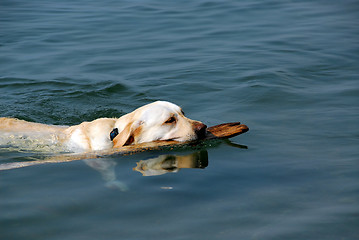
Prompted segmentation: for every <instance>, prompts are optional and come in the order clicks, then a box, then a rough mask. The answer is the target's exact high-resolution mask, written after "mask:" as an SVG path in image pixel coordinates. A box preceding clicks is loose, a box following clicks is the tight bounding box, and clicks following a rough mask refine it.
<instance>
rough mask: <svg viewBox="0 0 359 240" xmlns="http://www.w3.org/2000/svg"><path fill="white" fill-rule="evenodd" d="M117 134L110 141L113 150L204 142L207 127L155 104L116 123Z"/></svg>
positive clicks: (177, 110) (174, 109)
mask: <svg viewBox="0 0 359 240" xmlns="http://www.w3.org/2000/svg"><path fill="white" fill-rule="evenodd" d="M115 126H116V127H117V128H118V131H119V134H118V135H117V136H116V137H115V138H114V139H113V143H114V147H122V146H124V145H130V144H137V143H143V142H152V141H157V140H175V141H179V142H184V141H191V140H196V139H200V138H203V137H204V136H205V134H206V128H207V126H206V125H204V124H203V123H202V122H199V121H194V120H191V119H189V118H187V117H185V115H184V113H183V111H182V109H181V108H180V107H179V106H177V105H175V104H173V103H170V102H165V101H157V102H154V103H151V104H148V105H145V106H143V107H140V108H138V109H136V110H135V111H133V112H131V113H129V114H127V115H125V116H123V117H121V118H119V119H118V121H117V122H116V125H115Z"/></svg>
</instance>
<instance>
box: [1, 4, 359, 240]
mask: <svg viewBox="0 0 359 240" xmlns="http://www.w3.org/2000/svg"><path fill="white" fill-rule="evenodd" d="M358 10H359V4H358V2H357V1H354V0H353V1H349V0H346V1H208V0H195V1H156V0H149V1H143V0H135V1H91V0H82V1H61V2H59V1H41V0H35V1H22V0H19V1H8V0H2V1H1V2H0V29H1V30H0V63H1V64H0V109H1V114H0V116H8V117H17V118H20V119H25V120H29V121H35V122H41V123H48V124H60V125H74V124H78V123H80V122H82V121H87V120H93V119H95V118H98V117H114V116H116V117H119V116H121V115H123V114H125V113H127V112H130V111H132V110H133V109H135V108H137V107H139V106H142V105H144V104H147V103H150V102H152V101H155V100H167V101H171V102H174V103H176V104H178V105H180V106H182V107H183V109H184V111H185V112H186V114H187V116H188V117H190V118H192V119H197V120H201V121H203V122H205V123H206V124H207V125H209V126H211V125H215V124H219V123H223V122H231V121H241V122H243V123H245V124H247V125H248V126H249V128H250V131H249V132H248V133H246V134H244V135H240V136H238V137H235V138H232V139H231V142H225V141H220V142H210V143H207V144H205V145H203V146H201V147H197V148H185V149H175V150H172V151H169V150H168V151H158V152H145V153H141V154H138V155H132V156H118V155H116V156H109V157H106V158H104V159H103V162H102V163H103V164H107V165H108V166H107V167H108V169H112V170H113V171H112V172H111V171H108V172H107V173H103V174H104V175H103V176H102V175H101V173H100V172H99V171H96V170H94V169H93V168H91V167H89V165H88V164H92V165H96V162H94V160H88V161H87V162H88V164H86V163H85V161H72V162H67V163H52V164H50V163H48V164H41V165H34V166H28V167H24V168H18V169H13V170H6V171H1V172H0V196H1V198H0V211H1V214H0V237H1V239H37V240H39V239H76V240H78V239H87V240H88V239H104V238H105V239H358V238H359V230H358V229H359V201H358V200H359V181H358V180H359V168H358V165H359V161H358V153H359V151H358V143H359V131H358V130H359V124H358V123H359V121H358V116H359V107H358V102H359V101H358V100H359V84H358V77H359V68H358V66H359V57H358V53H359V47H358V46H359V28H358V27H357V25H358V24H357V23H358V20H359V15H358ZM233 144H240V145H244V146H247V148H243V146H242V147H236V146H233ZM42 150H43V149H38V151H25V150H19V149H18V148H16V147H12V146H9V145H6V146H2V147H1V148H0V163H1V164H4V163H16V162H31V161H36V160H42V159H44V155H46V154H48V151H42ZM47 150H48V149H47ZM50 150H51V149H50ZM181 156H186V157H184V159H192V158H193V159H197V158H199V159H197V160H198V161H200V162H201V164H202V165H201V164H200V165H201V167H202V168H183V169H180V170H178V169H169V170H170V171H169V172H168V173H164V172H161V171H160V172H158V171H157V172H155V173H156V174H160V175H155V176H148V177H144V176H142V174H141V173H140V172H138V171H134V170H133V168H134V167H136V165H137V164H136V163H140V162H141V161H149V160H151V159H159V158H162V159H168V161H169V162H170V161H172V160H173V159H174V158H176V157H177V158H181ZM193 156H197V157H193ZM198 156H199V157H198ZM171 159H172V160H171ZM197 160H196V161H197ZM146 163H148V162H146ZM148 164H149V163H148ZM153 164H154V165H155V163H153ZM207 165H208V166H207ZM206 166H207V167H206ZM114 173H116V177H117V182H112V183H116V184H117V185H116V184H115V185H111V186H109V184H108V182H106V180H107V181H109V180H114V179H113V178H114V175H113V174H114ZM106 174H107V175H106ZM111 187H112V188H111Z"/></svg>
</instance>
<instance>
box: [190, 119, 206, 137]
mask: <svg viewBox="0 0 359 240" xmlns="http://www.w3.org/2000/svg"><path fill="white" fill-rule="evenodd" d="M193 129H194V132H195V133H196V135H197V137H198V138H199V139H202V138H204V137H205V136H206V132H207V126H206V125H205V124H203V123H201V122H194V123H193Z"/></svg>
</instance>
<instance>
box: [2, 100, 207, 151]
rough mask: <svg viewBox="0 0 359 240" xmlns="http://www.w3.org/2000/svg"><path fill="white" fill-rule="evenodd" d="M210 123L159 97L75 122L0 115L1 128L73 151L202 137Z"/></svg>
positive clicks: (189, 139)
mask: <svg viewBox="0 0 359 240" xmlns="http://www.w3.org/2000/svg"><path fill="white" fill-rule="evenodd" d="M206 128H207V126H206V125H205V124H203V123H202V122H200V121H195V120H191V119H189V118H187V117H185V115H184V112H183V111H182V109H181V108H180V107H179V106H177V105H175V104H173V103H170V102H166V101H156V102H153V103H150V104H147V105H145V106H142V107H140V108H138V109H136V110H134V111H133V112H131V113H128V114H126V115H124V116H122V117H120V118H99V119H96V120H93V121H91V122H83V123H81V124H79V125H75V126H56V125H47V124H41V123H32V122H27V121H24V120H19V119H15V118H5V117H3V118H0V132H2V133H9V132H10V133H11V134H14V135H16V134H17V135H21V136H28V137H32V138H36V137H37V138H43V139H45V138H46V139H47V140H48V143H52V144H57V145H58V144H60V145H64V146H66V149H68V150H69V151H72V152H86V151H98V150H107V149H111V148H120V147H122V146H126V145H132V144H139V143H144V142H153V141H157V140H162V141H165V140H175V141H179V142H184V141H192V140H197V139H201V138H203V137H204V136H205V134H206Z"/></svg>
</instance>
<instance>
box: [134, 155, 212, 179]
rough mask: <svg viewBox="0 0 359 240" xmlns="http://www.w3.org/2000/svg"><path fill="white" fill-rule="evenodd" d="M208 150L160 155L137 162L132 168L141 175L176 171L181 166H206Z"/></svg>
mask: <svg viewBox="0 0 359 240" xmlns="http://www.w3.org/2000/svg"><path fill="white" fill-rule="evenodd" d="M207 166H208V152H207V151H205V150H203V151H199V152H194V153H191V154H188V155H184V156H181V155H161V156H158V157H156V158H151V159H148V160H141V161H139V162H137V166H136V167H135V168H134V169H133V170H135V171H138V172H140V173H142V175H143V176H156V175H162V174H165V173H169V172H178V171H179V170H180V169H181V168H206V167H207Z"/></svg>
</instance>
